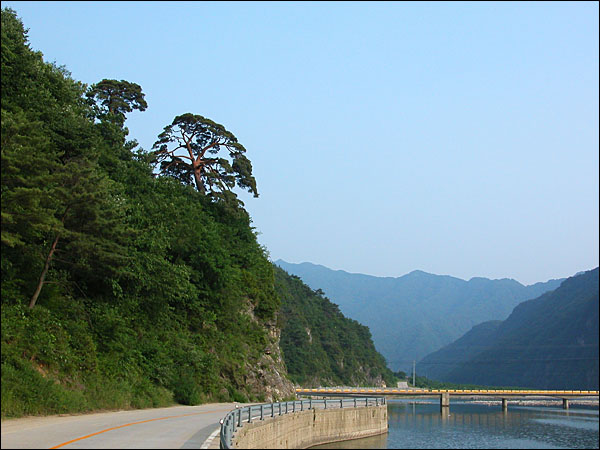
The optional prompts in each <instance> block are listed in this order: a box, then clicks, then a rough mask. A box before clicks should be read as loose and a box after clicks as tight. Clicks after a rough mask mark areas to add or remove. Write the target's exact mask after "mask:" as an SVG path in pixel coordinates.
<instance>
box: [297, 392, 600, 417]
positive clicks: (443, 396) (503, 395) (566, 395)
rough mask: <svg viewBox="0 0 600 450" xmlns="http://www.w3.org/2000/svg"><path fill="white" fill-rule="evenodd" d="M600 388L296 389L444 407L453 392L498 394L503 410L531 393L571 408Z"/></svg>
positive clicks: (473, 395) (470, 395)
mask: <svg viewBox="0 0 600 450" xmlns="http://www.w3.org/2000/svg"><path fill="white" fill-rule="evenodd" d="M599 394H600V393H599V391H565V390H562V391H561V390H539V389H536V390H525V389H419V388H409V389H397V388H376V387H373V388H346V387H342V388H314V389H296V395H305V396H321V397H345V396H353V397H354V396H373V395H377V396H395V397H427V396H433V397H439V399H440V408H441V409H442V411H444V409H445V408H448V407H450V396H455V397H469V398H472V397H476V396H477V397H478V396H482V397H494V398H500V399H502V410H503V411H506V410H507V409H508V399H515V398H527V397H551V398H562V403H563V408H564V409H569V400H570V399H574V398H582V397H599Z"/></svg>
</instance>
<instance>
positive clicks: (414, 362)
mask: <svg viewBox="0 0 600 450" xmlns="http://www.w3.org/2000/svg"><path fill="white" fill-rule="evenodd" d="M415 364H416V361H415V360H414V359H413V387H416V386H415Z"/></svg>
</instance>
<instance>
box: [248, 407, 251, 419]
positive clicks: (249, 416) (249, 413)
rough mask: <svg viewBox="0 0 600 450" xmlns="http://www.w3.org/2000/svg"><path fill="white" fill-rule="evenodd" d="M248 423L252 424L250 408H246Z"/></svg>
mask: <svg viewBox="0 0 600 450" xmlns="http://www.w3.org/2000/svg"><path fill="white" fill-rule="evenodd" d="M248 423H252V406H248Z"/></svg>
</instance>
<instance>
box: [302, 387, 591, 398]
mask: <svg viewBox="0 0 600 450" xmlns="http://www.w3.org/2000/svg"><path fill="white" fill-rule="evenodd" d="M296 393H297V394H299V395H323V396H326V395H374V394H375V395H394V396H411V395H412V396H414V395H419V396H421V395H437V396H439V395H441V394H450V395H486V396H496V397H502V396H526V397H529V396H552V397H555V396H561V397H562V396H569V397H592V396H594V397H597V396H598V395H599V391H566V390H539V389H538V390H521V389H518V390H517V389H396V388H315V389H296Z"/></svg>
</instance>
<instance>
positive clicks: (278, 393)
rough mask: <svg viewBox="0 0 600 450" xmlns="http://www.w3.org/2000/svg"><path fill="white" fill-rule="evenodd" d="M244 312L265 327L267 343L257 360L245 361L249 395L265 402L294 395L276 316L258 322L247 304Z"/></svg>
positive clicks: (246, 383) (245, 380)
mask: <svg viewBox="0 0 600 450" xmlns="http://www.w3.org/2000/svg"><path fill="white" fill-rule="evenodd" d="M246 313H247V314H248V315H249V316H250V317H251V318H252V320H253V321H255V322H257V323H260V324H261V326H262V327H264V328H265V331H266V332H267V337H268V341H269V342H268V344H267V346H266V348H265V350H264V353H263V354H262V355H260V357H259V358H258V360H257V361H254V362H253V363H252V364H251V363H246V367H245V368H246V376H245V379H244V382H245V385H246V388H247V390H248V392H249V393H250V394H251V395H254V396H255V397H258V398H264V401H266V402H272V401H280V400H282V399H284V398H289V397H292V396H295V395H296V391H295V387H294V385H293V384H292V382H291V381H290V380H289V379H288V374H287V369H286V367H285V363H284V362H283V357H282V355H281V349H280V348H279V340H280V338H281V329H280V328H278V327H277V318H275V319H273V320H270V321H268V322H262V321H261V322H259V321H258V320H257V319H256V317H255V316H254V311H253V309H252V306H251V305H250V304H249V305H248V308H247V310H246Z"/></svg>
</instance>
